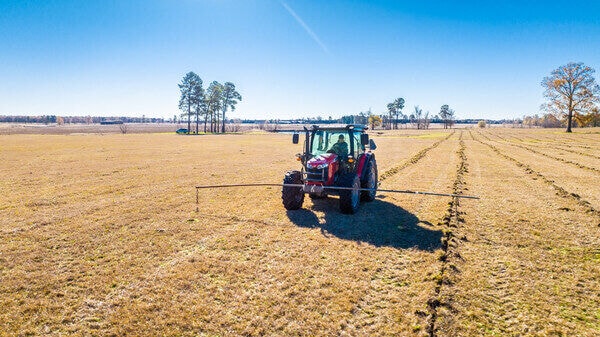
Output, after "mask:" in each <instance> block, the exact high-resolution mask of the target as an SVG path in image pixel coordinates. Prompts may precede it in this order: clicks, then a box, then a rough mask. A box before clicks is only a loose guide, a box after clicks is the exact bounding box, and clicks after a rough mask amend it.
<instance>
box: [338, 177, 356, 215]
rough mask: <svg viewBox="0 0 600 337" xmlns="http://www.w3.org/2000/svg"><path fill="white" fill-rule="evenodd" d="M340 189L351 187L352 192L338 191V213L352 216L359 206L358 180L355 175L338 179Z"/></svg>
mask: <svg viewBox="0 0 600 337" xmlns="http://www.w3.org/2000/svg"><path fill="white" fill-rule="evenodd" d="M339 185H340V186H341V187H351V188H352V190H340V211H341V212H342V213H344V214H354V213H356V211H357V210H358V205H359V204H360V190H359V189H360V179H359V178H358V175H357V174H356V173H348V174H345V175H343V176H341V177H340V180H339Z"/></svg>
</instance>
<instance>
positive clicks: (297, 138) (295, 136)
mask: <svg viewBox="0 0 600 337" xmlns="http://www.w3.org/2000/svg"><path fill="white" fill-rule="evenodd" d="M298 142H300V134H298V133H294V134H293V135H292V143H294V144H298Z"/></svg>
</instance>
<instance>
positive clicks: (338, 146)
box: [327, 135, 348, 158]
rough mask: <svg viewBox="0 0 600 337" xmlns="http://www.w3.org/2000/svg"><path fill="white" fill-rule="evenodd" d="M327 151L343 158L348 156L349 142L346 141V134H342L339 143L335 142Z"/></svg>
mask: <svg viewBox="0 0 600 337" xmlns="http://www.w3.org/2000/svg"><path fill="white" fill-rule="evenodd" d="M327 153H335V154H337V155H338V156H340V157H341V158H346V157H348V143H346V142H345V141H344V135H340V137H339V138H338V141H337V143H335V144H333V146H332V147H331V149H329V151H327Z"/></svg>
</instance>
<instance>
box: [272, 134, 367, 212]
mask: <svg viewBox="0 0 600 337" xmlns="http://www.w3.org/2000/svg"><path fill="white" fill-rule="evenodd" d="M366 130H367V128H366V127H365V126H363V125H347V126H345V127H320V126H316V125H313V127H312V128H310V129H307V128H306V127H305V128H304V133H305V135H306V137H305V141H304V153H302V154H297V155H296V157H297V159H298V161H300V162H301V163H302V170H300V171H288V172H287V173H286V174H285V177H284V178H283V184H284V186H283V190H282V193H281V197H282V199H283V206H284V207H285V208H286V209H288V210H296V209H299V208H301V207H302V203H303V202H304V194H306V193H307V194H308V195H309V196H310V197H311V198H312V199H320V198H326V197H327V195H328V194H337V195H339V199H340V210H341V212H342V213H346V214H353V213H355V212H356V210H357V209H358V206H359V203H360V201H361V200H363V201H373V200H375V194H376V193H377V162H376V161H375V155H374V154H373V153H372V152H371V151H373V150H375V148H376V146H375V143H374V142H373V140H369V135H368V134H367V133H366V132H365V131H366ZM299 138H300V135H299V134H298V133H294V135H293V138H292V139H293V143H294V144H298V142H299Z"/></svg>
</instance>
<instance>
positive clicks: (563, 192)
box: [469, 131, 600, 217]
mask: <svg viewBox="0 0 600 337" xmlns="http://www.w3.org/2000/svg"><path fill="white" fill-rule="evenodd" d="M469 132H470V131H469ZM475 140H476V141H477V142H479V143H481V144H483V145H486V146H487V147H489V148H490V149H492V150H493V151H494V152H495V153H496V154H498V155H499V156H501V157H503V158H505V159H506V160H508V161H511V162H513V163H515V165H517V166H518V167H521V168H523V169H524V170H525V173H527V174H529V175H533V176H535V177H537V178H540V179H541V180H542V181H543V182H544V183H546V184H548V185H550V186H551V187H552V188H554V189H555V190H556V194H557V195H558V196H561V197H563V198H566V199H571V200H574V201H575V202H577V204H579V205H580V206H582V207H583V208H584V209H585V210H586V211H587V212H588V213H590V214H593V215H595V216H598V217H600V211H599V210H596V209H595V208H594V207H592V205H591V204H590V203H589V202H588V201H587V200H585V199H583V198H582V197H581V196H579V195H578V194H576V193H570V192H569V191H567V190H565V189H564V188H562V187H560V186H558V185H556V184H555V183H554V181H553V180H550V179H548V178H547V177H546V176H544V175H543V174H541V173H539V172H537V171H535V170H533V169H532V168H531V167H530V166H529V165H527V164H525V163H523V162H520V161H519V160H517V159H515V158H513V157H510V156H508V155H506V154H504V153H502V151H500V150H499V149H498V148H497V147H495V146H494V145H491V144H488V143H486V142H483V141H481V140H479V139H475Z"/></svg>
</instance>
